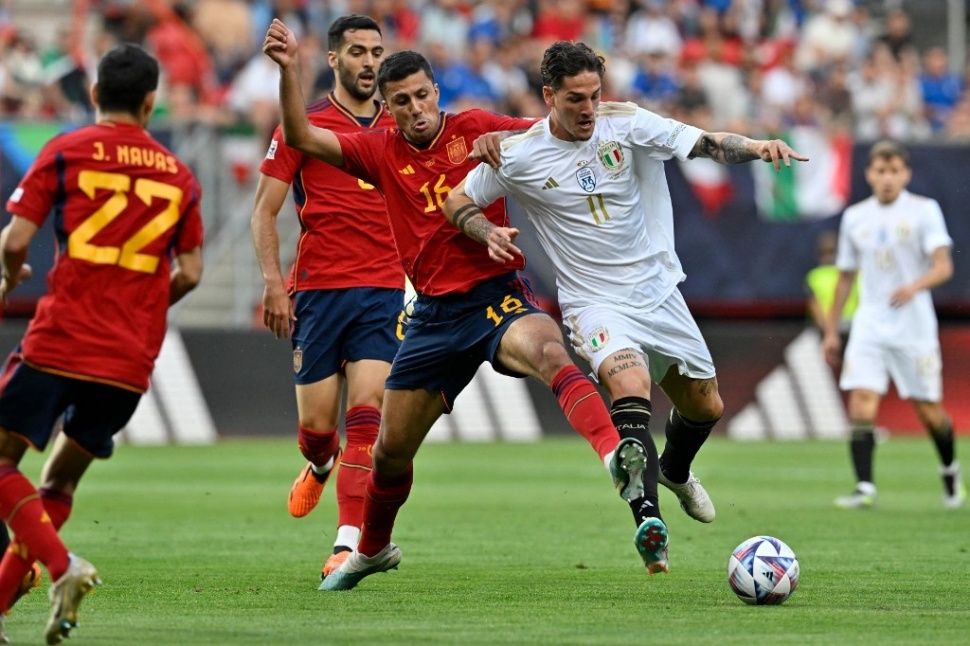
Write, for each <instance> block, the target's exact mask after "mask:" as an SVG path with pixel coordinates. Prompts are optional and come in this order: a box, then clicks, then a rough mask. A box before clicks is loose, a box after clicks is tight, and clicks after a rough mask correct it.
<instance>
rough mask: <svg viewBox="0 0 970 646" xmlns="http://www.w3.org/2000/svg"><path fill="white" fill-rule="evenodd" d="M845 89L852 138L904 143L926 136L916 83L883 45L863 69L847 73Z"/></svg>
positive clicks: (866, 61)
mask: <svg viewBox="0 0 970 646" xmlns="http://www.w3.org/2000/svg"><path fill="white" fill-rule="evenodd" d="M848 86H849V91H850V93H851V95H852V109H853V112H854V114H855V119H856V126H855V135H856V136H857V137H859V138H860V139H868V140H875V139H881V138H891V139H897V140H906V139H910V138H913V137H923V136H925V135H926V133H927V131H928V128H927V127H926V125H925V122H924V121H923V119H922V112H923V105H922V103H923V102H922V96H921V92H920V87H919V82H918V81H917V79H916V77H915V74H912V73H911V71H910V70H909V69H908V68H907V67H906V66H905V65H903V64H902V63H897V62H896V60H895V59H894V58H893V56H892V54H891V53H890V52H889V50H888V49H887V48H885V46H880V47H877V48H876V49H874V50H873V52H872V53H871V54H870V55H869V56H868V57H867V58H866V59H865V61H863V63H862V67H861V68H860V69H859V70H857V71H854V72H852V73H851V74H850V77H849V81H848Z"/></svg>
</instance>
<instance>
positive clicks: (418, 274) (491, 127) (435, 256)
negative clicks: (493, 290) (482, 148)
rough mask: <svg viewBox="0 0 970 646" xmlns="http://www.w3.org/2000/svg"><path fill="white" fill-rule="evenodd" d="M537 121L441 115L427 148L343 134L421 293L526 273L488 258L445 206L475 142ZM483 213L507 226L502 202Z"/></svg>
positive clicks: (393, 138)
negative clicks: (380, 200)
mask: <svg viewBox="0 0 970 646" xmlns="http://www.w3.org/2000/svg"><path fill="white" fill-rule="evenodd" d="M533 123H535V119H518V118H514V117H506V116H502V115H498V114H494V113H492V112H487V111H485V110H467V111H465V112H461V113H459V114H442V115H441V126H440V128H439V130H438V134H437V135H435V138H434V139H433V140H432V141H431V143H430V144H429V145H428V146H426V147H423V148H419V147H417V146H415V145H413V144H411V143H410V142H408V141H407V140H406V139H405V138H404V135H402V134H401V132H400V131H399V130H397V129H394V130H383V131H379V132H373V133H371V132H362V133H355V134H351V135H347V134H338V135H337V137H338V138H339V139H340V148H341V150H342V152H343V156H344V169H345V170H346V171H347V172H349V173H351V174H353V175H356V176H357V177H360V178H362V179H364V180H365V181H367V182H370V183H371V184H374V185H375V186H377V188H378V189H380V191H381V192H382V193H383V194H384V199H385V201H386V202H387V213H388V217H389V219H390V223H391V230H392V231H393V233H394V240H395V242H396V243H397V250H398V254H399V255H400V256H401V261H402V262H403V263H404V271H405V273H406V274H407V275H408V278H410V279H411V284H412V285H414V288H415V290H416V291H417V292H418V293H419V294H426V295H428V296H440V295H442V294H450V293H461V292H466V291H468V290H469V289H471V288H472V287H473V286H474V285H477V284H478V283H480V282H482V281H483V280H486V279H488V278H491V277H493V276H498V275H500V274H504V273H506V272H508V271H510V270H512V269H522V267H523V266H524V262H522V261H518V262H516V263H515V264H506V265H500V264H498V263H497V262H495V261H493V260H492V259H491V258H489V257H488V249H486V248H485V247H484V246H482V245H480V244H479V243H477V242H475V241H474V240H472V239H471V238H469V237H468V236H466V235H465V234H464V233H462V232H461V231H459V230H458V229H457V228H456V227H455V226H454V225H453V224H451V223H450V222H448V220H446V219H445V216H444V213H443V212H442V208H441V207H442V205H444V203H445V198H447V197H448V193H449V192H450V191H451V189H452V188H453V187H455V186H457V185H458V184H459V183H460V182H461V180H462V179H464V178H465V175H467V174H468V172H469V171H470V170H471V169H472V168H474V167H475V166H476V165H478V163H479V162H477V161H469V159H468V153H469V152H471V149H472V148H471V146H472V142H474V141H475V139H477V138H478V137H479V136H480V135H483V134H485V133H487V132H495V131H497V130H526V129H528V128H529V127H530V126H532V124H533ZM485 216H486V217H487V218H488V219H489V221H491V222H493V223H494V224H496V225H498V226H509V221H508V214H507V213H506V211H505V201H504V200H497V201H495V202H493V203H492V204H490V205H489V206H487V207H486V208H485Z"/></svg>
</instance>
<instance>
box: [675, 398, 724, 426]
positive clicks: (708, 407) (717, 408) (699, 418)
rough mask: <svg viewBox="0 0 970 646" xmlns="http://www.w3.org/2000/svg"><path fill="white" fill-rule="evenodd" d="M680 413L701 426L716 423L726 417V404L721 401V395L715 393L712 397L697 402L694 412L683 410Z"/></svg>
mask: <svg viewBox="0 0 970 646" xmlns="http://www.w3.org/2000/svg"><path fill="white" fill-rule="evenodd" d="M680 413H681V415H682V416H684V417H686V418H687V419H689V420H690V421H692V422H697V423H701V424H707V423H714V422H717V421H718V420H719V419H721V417H722V416H723V415H724V402H723V401H722V400H721V396H720V395H719V394H717V393H714V394H713V395H712V396H709V397H705V398H704V399H702V400H700V401H698V402H696V404H695V405H694V406H693V407H692V410H690V411H685V410H682V411H680Z"/></svg>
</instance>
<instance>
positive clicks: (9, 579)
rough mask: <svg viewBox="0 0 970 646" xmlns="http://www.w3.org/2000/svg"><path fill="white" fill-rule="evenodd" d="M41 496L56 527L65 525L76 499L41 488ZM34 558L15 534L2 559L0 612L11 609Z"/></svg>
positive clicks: (0, 562) (0, 565)
mask: <svg viewBox="0 0 970 646" xmlns="http://www.w3.org/2000/svg"><path fill="white" fill-rule="evenodd" d="M40 498H41V500H42V501H43V503H44V509H46V510H47V515H48V516H50V519H51V524H52V525H53V526H54V529H60V528H61V527H63V526H64V523H65V522H67V519H68V517H69V516H70V515H71V505H72V504H73V502H74V499H73V498H72V497H71V496H68V495H67V494H63V493H60V492H58V491H54V490H52V489H41V490H40ZM34 560H35V559H34V555H33V554H31V553H30V552H29V551H28V549H27V546H26V545H24V544H23V543H21V542H20V539H19V538H18V537H16V536H15V537H14V539H13V541H11V543H10V546H9V547H8V548H7V552H6V554H4V555H3V561H0V612H7V611H8V610H10V603H11V601H13V597H14V595H15V594H16V593H17V590H18V589H19V588H20V583H21V582H22V581H23V580H24V577H25V576H27V573H28V572H30V568H31V566H32V565H33V564H34Z"/></svg>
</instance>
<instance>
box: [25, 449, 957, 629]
mask: <svg viewBox="0 0 970 646" xmlns="http://www.w3.org/2000/svg"><path fill="white" fill-rule="evenodd" d="M658 440H659V441H660V442H661V443H662V438H658ZM961 448H963V447H961ZM39 465H40V458H39V456H36V455H33V456H30V457H29V459H28V460H27V461H26V462H25V464H24V470H25V472H26V473H27V474H28V475H29V476H30V477H31V478H35V477H36V475H37V473H38V471H39ZM300 466H301V458H300V456H299V453H298V451H297V448H296V442H295V441H293V440H258V441H257V440H246V441H244V440H235V441H223V442H222V443H220V444H219V445H217V446H212V447H164V448H145V447H132V446H121V447H119V448H118V450H117V453H116V456H115V457H114V458H113V459H111V460H109V461H107V462H104V463H97V464H95V465H93V467H92V469H91V471H90V472H89V474H88V476H87V478H86V479H85V481H84V482H82V484H81V488H80V490H79V492H78V496H77V498H76V501H75V507H74V514H73V516H72V518H71V519H70V521H69V523H68V524H67V526H66V527H65V529H64V531H63V536H64V539H65V541H66V542H67V543H68V546H69V547H70V548H71V549H72V550H74V551H76V552H77V553H78V554H80V555H82V556H84V557H85V558H87V559H89V560H91V561H92V562H93V563H94V564H95V565H96V566H98V568H99V570H100V572H101V575H102V577H103V579H104V586H102V587H101V588H100V589H98V590H97V591H96V592H95V593H94V594H93V595H91V596H89V598H88V599H86V600H85V602H84V604H83V605H82V607H81V622H80V627H79V628H78V629H77V630H75V631H74V633H73V636H72V639H71V642H70V643H73V644H77V645H78V646H80V645H82V644H92V645H93V644H180V645H183V644H190V645H195V644H314V643H319V644H324V643H325V644H354V645H362V644H557V645H559V644H662V645H664V646H667V645H672V644H685V645H686V644H690V645H696V644H867V645H876V644H878V645H882V644H966V643H970V509H962V510H957V511H945V510H944V509H943V508H942V504H941V490H940V489H941V488H940V483H939V478H938V476H937V465H936V458H935V455H934V454H933V448H932V446H931V444H930V442H929V441H928V440H927V439H925V438H914V439H902V438H893V439H892V440H891V441H889V442H888V443H887V444H885V445H882V446H880V447H879V449H878V454H877V463H876V478H877V482H878V485H879V488H880V489H879V493H880V500H879V504H878V507H877V508H876V509H873V510H870V511H863V512H847V511H838V510H836V509H834V508H833V506H832V499H833V498H834V497H835V496H837V495H840V494H845V493H847V492H848V491H849V489H850V488H851V484H852V483H851V478H850V468H849V464H848V450H847V447H846V446H845V445H844V444H843V443H834V442H801V443H779V442H775V443H751V444H748V443H734V442H729V441H727V440H724V439H720V438H718V439H713V440H711V441H710V442H709V443H708V444H707V445H706V446H705V447H704V449H703V450H702V452H701V454H700V456H699V457H698V459H697V461H696V463H695V467H696V471H697V473H698V475H699V476H700V477H701V478H702V480H703V482H704V483H705V485H706V486H707V488H708V491H709V492H710V493H711V497H712V498H713V500H714V502H715V505H716V506H717V513H718V516H717V520H716V521H715V522H714V523H713V524H711V525H703V524H701V523H697V522H695V521H693V520H691V519H689V518H688V517H687V516H686V515H684V513H683V512H682V511H681V510H680V509H679V508H678V507H677V505H676V501H675V499H674V498H673V496H672V495H671V494H670V493H669V492H667V491H665V490H664V491H663V492H662V494H661V496H662V500H661V502H662V504H663V506H664V515H665V517H666V520H667V523H668V525H669V528H670V532H671V545H670V565H671V572H670V574H669V575H666V576H663V575H660V576H655V577H653V578H648V577H647V576H646V575H645V573H644V569H643V566H642V564H641V562H640V560H639V558H638V557H637V555H636V551H635V549H634V547H633V545H632V535H633V529H634V527H633V520H632V516H631V514H630V512H629V510H628V508H627V506H626V505H625V504H624V503H622V502H621V501H620V500H619V499H618V498H617V497H616V495H615V493H614V492H613V490H612V487H611V486H610V481H609V477H608V475H607V474H606V471H605V469H604V468H603V467H602V466H601V465H600V464H599V462H598V460H597V459H596V457H595V456H594V454H593V453H592V451H591V450H590V449H589V448H588V447H587V446H586V444H584V443H583V442H582V441H581V440H578V439H573V438H569V439H559V440H547V441H545V442H543V443H541V444H530V445H514V444H485V445H468V444H464V445H461V444H450V445H427V446H425V447H423V448H422V450H421V453H420V454H419V456H418V459H417V463H416V474H415V485H414V489H413V491H412V493H411V499H410V500H409V501H408V503H407V505H405V507H404V509H403V510H402V512H401V515H400V516H399V518H398V523H397V528H396V530H395V536H394V539H395V541H396V542H397V543H398V544H399V545H400V546H401V549H402V551H403V553H404V560H403V562H402V563H401V567H400V569H399V570H397V571H393V572H390V573H387V574H379V575H375V576H372V577H369V578H368V579H366V580H364V582H363V583H361V585H360V586H359V587H358V588H357V589H356V590H354V591H351V592H342V593H322V592H317V591H316V587H317V583H318V573H319V569H320V566H321V564H322V562H323V560H324V559H325V557H326V555H327V554H328V553H329V551H330V547H331V545H332V541H333V534H334V530H335V521H336V511H335V503H334V498H333V492H332V491H331V490H329V489H328V490H327V491H325V492H324V498H323V501H322V502H321V504H320V507H318V509H317V510H316V511H314V513H313V514H311V515H310V516H308V517H306V518H303V519H294V518H290V517H289V515H288V514H287V511H286V504H285V500H286V493H287V491H288V489H289V486H290V483H291V482H292V479H293V478H294V477H295V476H296V474H297V472H298V470H299V468H300ZM757 534H770V535H774V536H777V537H779V538H781V539H782V540H784V541H786V542H787V543H788V544H789V545H790V546H791V547H792V548H793V549H794V550H795V553H796V554H797V555H798V557H799V561H800V564H801V582H800V585H799V587H798V590H797V591H796V592H795V594H794V595H793V596H792V598H791V599H789V600H788V601H787V602H786V603H785V604H783V605H781V606H773V607H752V606H746V605H744V604H742V603H741V602H740V601H739V600H738V599H737V598H736V597H735V596H734V594H733V593H732V592H731V590H730V589H729V588H728V585H727V582H726V578H725V568H726V564H727V560H728V556H729V555H730V553H731V550H732V549H733V548H734V547H735V546H736V545H737V544H738V543H740V542H741V541H742V540H744V539H746V538H748V537H749V536H753V535H757ZM46 587H47V581H46V573H45V582H44V587H43V588H42V589H40V590H36V591H34V592H32V593H31V594H30V595H28V596H27V597H25V598H24V599H22V600H21V602H20V603H19V604H18V605H17V606H16V607H15V608H14V610H13V613H12V614H11V615H10V616H9V617H8V618H7V621H6V625H7V631H8V634H9V635H10V637H11V638H12V640H13V642H14V643H16V644H38V643H42V639H43V637H42V635H43V626H44V622H45V621H46V616H47V603H46V597H45V594H44V592H45V591H46Z"/></svg>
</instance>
